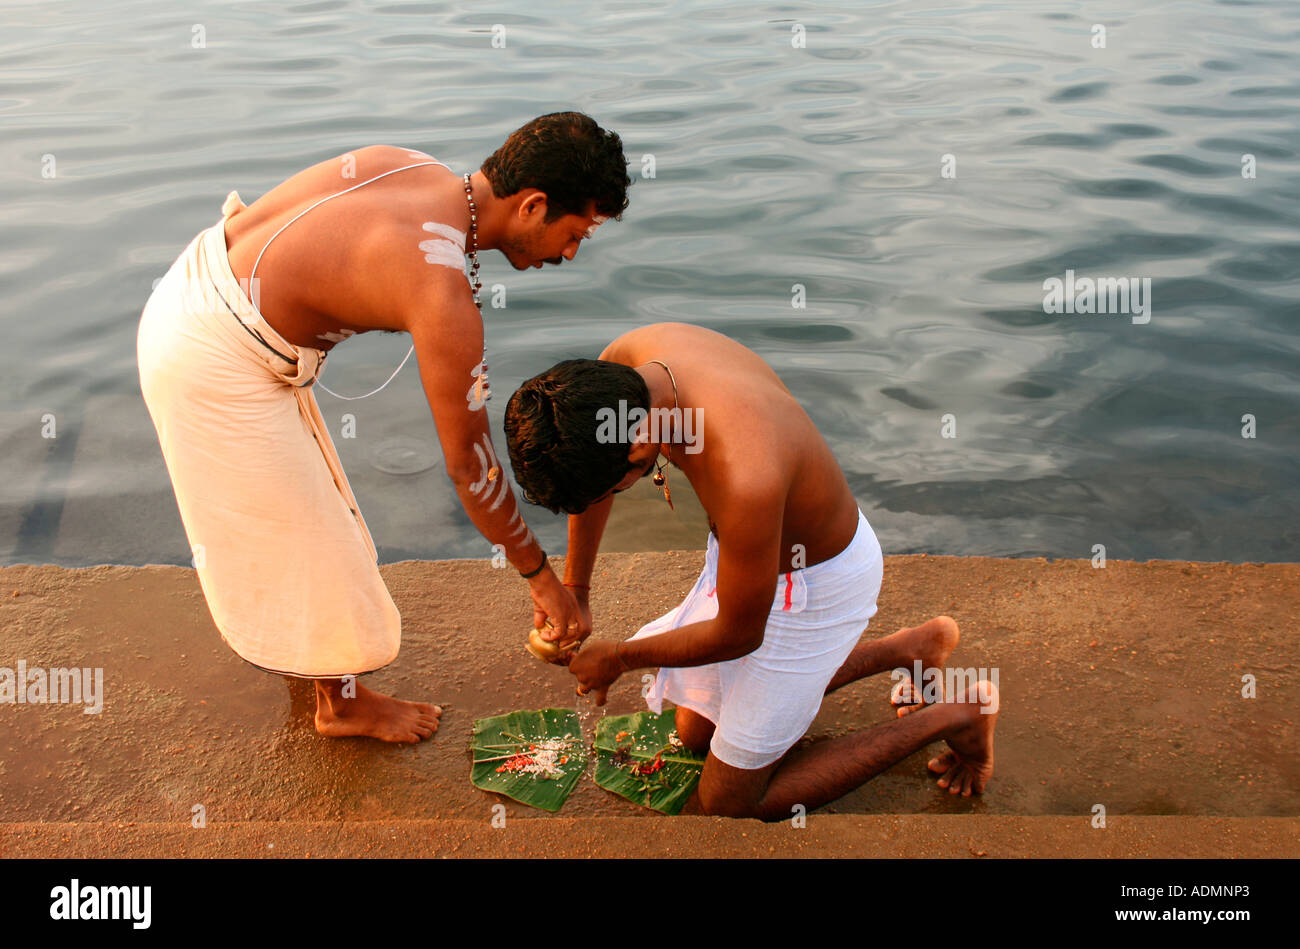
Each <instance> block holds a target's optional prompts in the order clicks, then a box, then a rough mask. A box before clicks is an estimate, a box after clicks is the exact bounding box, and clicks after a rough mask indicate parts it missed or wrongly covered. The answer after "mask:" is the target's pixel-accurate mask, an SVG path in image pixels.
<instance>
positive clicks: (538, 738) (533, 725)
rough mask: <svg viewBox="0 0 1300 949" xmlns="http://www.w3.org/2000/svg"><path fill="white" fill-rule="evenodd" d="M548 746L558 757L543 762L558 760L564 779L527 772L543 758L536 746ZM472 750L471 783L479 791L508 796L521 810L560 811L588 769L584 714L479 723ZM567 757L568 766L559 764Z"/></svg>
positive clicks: (548, 713) (521, 715)
mask: <svg viewBox="0 0 1300 949" xmlns="http://www.w3.org/2000/svg"><path fill="white" fill-rule="evenodd" d="M542 742H554V743H555V745H556V746H557V750H556V754H555V755H554V756H547V755H543V756H542V759H541V760H542V761H543V762H544V761H545V760H546V759H547V758H550V757H553V758H554V759H555V760H554V762H553V764H554V766H555V767H556V768H557V769H558V770H559V772H560V773H559V774H555V775H551V774H546V773H530V772H529V771H527V770H523V768H525V767H532V768H536V767H537V765H538V757H537V755H536V754H535V752H533V751H532V748H531V746H534V745H538V744H541V743H542ZM470 748H471V751H472V752H473V757H474V763H473V765H472V766H471V770H470V781H471V782H473V784H474V786H475V787H476V788H481V789H482V790H484V791H493V792H495V793H497V794H504V795H505V796H506V797H508V798H512V799H513V800H516V801H518V802H519V803H520V804H527V805H528V806H529V807H538V808H541V809H542V810H544V811H558V810H559V809H560V808H561V807H562V806H563V805H564V802H565V801H566V800H568V797H569V795H570V794H572V793H573V789H574V788H575V787H577V784H578V779H579V778H581V777H582V772H583V771H585V770H586V768H587V747H586V743H585V742H584V741H583V738H582V723H581V722H580V721H579V720H578V713H577V712H576V711H574V710H573V709H568V708H543V709H538V710H537V711H535V712H527V711H518V712H508V713H507V714H505V715H497V716H496V717H495V718H480V719H478V720H477V721H475V722H474V737H473V739H472V741H471V745H470ZM564 757H567V758H568V761H565V762H563V763H560V761H559V760H558V759H560V758H564Z"/></svg>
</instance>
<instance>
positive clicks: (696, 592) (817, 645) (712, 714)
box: [632, 511, 884, 770]
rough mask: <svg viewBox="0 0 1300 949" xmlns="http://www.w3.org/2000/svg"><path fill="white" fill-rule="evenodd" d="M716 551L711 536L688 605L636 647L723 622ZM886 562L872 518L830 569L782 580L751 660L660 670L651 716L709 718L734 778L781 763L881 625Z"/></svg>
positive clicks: (716, 746) (650, 699) (717, 749)
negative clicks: (865, 638) (870, 625)
mask: <svg viewBox="0 0 1300 949" xmlns="http://www.w3.org/2000/svg"><path fill="white" fill-rule="evenodd" d="M717 574H718V541H717V538H715V537H714V536H713V535H712V534H710V535H709V548H708V552H707V554H706V555H705V561H704V570H703V572H701V573H700V576H699V579H698V580H696V581H695V586H694V587H692V589H691V592H690V593H688V594H687V595H686V599H685V600H684V601H682V604H681V605H680V606H678V607H677V608H676V609H674V610H672V611H671V612H669V613H666V614H664V615H663V616H661V617H659V618H658V619H657V620H655V621H654V622H653V623H649V624H647V625H646V626H643V627H642V628H641V629H640V630H639V631H638V632H637V633H636V635H635V636H633V637H632V639H641V638H643V637H646V636H656V635H658V634H660V633H664V632H667V631H668V630H670V629H677V628H678V627H680V626H686V625H688V624H690V623H698V622H702V621H704V620H709V619H712V618H713V617H715V616H717V615H718V600H717V596H716V593H717ZM883 574H884V558H883V557H882V556H881V552H880V544H879V542H878V541H877V540H876V535H875V532H874V531H872V529H871V525H870V524H868V523H867V518H866V516H865V515H864V514H863V513H862V512H861V511H859V512H858V529H857V533H855V534H854V536H853V540H852V541H851V542H850V544H849V546H848V547H846V548H844V550H842V551H841V552H840V553H839V554H837V555H836V556H834V557H832V558H831V559H830V560H826V561H823V562H822V563H819V564H816V565H814V566H811V567H807V568H805V569H803V570H795V571H792V572H791V573H785V574H782V575H781V576H780V578H779V579H778V580H777V585H776V597H775V599H774V600H773V602H772V611H771V613H770V614H769V615H768V619H767V628H766V629H765V631H764V633H763V644H762V645H761V646H759V647H758V649H756V650H754V651H753V652H751V653H750V654H749V655H747V656H741V657H740V658H739V659H731V660H729V661H727V662H718V663H713V664H711V665H707V666H690V667H684V668H667V667H665V668H662V669H660V670H659V674H658V675H657V676H656V677H655V681H654V685H652V686H651V687H650V689H649V691H648V692H647V693H646V704H647V705H649V707H650V709H651V711H654V712H660V711H662V710H663V703H664V701H665V700H667V701H669V702H672V703H673V704H674V705H678V706H681V707H683V708H688V709H690V710H691V711H693V712H697V713H698V714H700V715H703V716H704V717H705V718H707V719H708V720H709V721H711V722H713V723H714V724H715V725H716V726H717V728H716V729H715V730H714V733H713V741H712V743H711V744H710V751H712V752H713V754H714V756H715V757H717V759H718V760H719V761H721V762H723V763H724V764H729V765H731V766H732V767H733V768H744V769H746V770H754V769H757V768H763V767H766V766H767V765H769V764H771V763H772V762H774V761H776V760H777V759H779V758H780V757H781V756H782V755H784V754H785V753H786V752H787V751H789V750H790V748H791V747H792V746H793V745H794V743H795V742H797V741H798V740H799V739H800V738H802V737H803V735H804V733H805V732H807V731H808V726H809V725H811V724H812V723H813V719H815V718H816V717H817V711H818V710H819V709H820V708H821V704H822V697H823V696H824V695H825V692H826V686H828V685H829V684H830V681H831V679H832V678H834V676H835V673H836V672H837V671H838V670H839V668H840V666H842V665H843V664H844V661H845V660H846V659H848V657H849V653H850V652H852V651H853V647H854V646H855V645H857V643H858V640H859V639H860V638H861V636H862V632H863V630H865V629H866V628H867V621H868V620H870V619H871V617H873V616H875V615H876V598H877V597H878V596H879V595H880V583H881V579H882V578H883Z"/></svg>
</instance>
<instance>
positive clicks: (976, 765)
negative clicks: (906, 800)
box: [928, 681, 1001, 797]
mask: <svg viewBox="0 0 1300 949" xmlns="http://www.w3.org/2000/svg"><path fill="white" fill-rule="evenodd" d="M962 704H963V705H964V706H965V707H966V709H968V711H967V714H966V716H965V718H966V721H965V722H964V723H963V724H961V725H959V726H958V727H957V728H956V729H955V730H954V731H953V732H952V733H951V734H948V735H945V736H944V740H945V741H946V742H947V743H948V748H949V750H948V751H945V752H944V753H943V754H941V755H939V756H938V757H936V758H932V759H930V763H929V765H928V767H929V769H930V770H931V771H932V772H934V773H935V774H937V775H940V778H939V782H938V783H939V787H941V788H947V789H948V793H949V794H961V796H962V797H970V796H971V793H972V792H973V793H975V794H979V793H981V792H982V791H983V790H984V787H985V785H987V784H988V783H989V778H991V777H992V776H993V729H994V727H995V726H996V725H997V718H998V711H997V709H998V708H999V707H1000V704H1001V698H1000V696H999V695H998V689H997V686H995V685H994V684H993V683H992V682H988V681H982V682H976V683H975V684H974V685H972V686H971V687H970V691H969V692H967V693H966V702H965V703H962ZM983 709H992V710H993V711H988V712H986V711H983Z"/></svg>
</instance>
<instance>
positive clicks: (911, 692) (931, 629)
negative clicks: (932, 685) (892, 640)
mask: <svg viewBox="0 0 1300 949" xmlns="http://www.w3.org/2000/svg"><path fill="white" fill-rule="evenodd" d="M894 635H895V636H898V637H900V639H901V640H902V642H901V643H900V647H901V648H902V649H903V650H904V652H905V654H906V655H907V656H908V657H909V661H908V665H907V666H906V668H907V670H908V672H909V674H908V676H907V677H906V678H904V679H902V680H901V681H899V682H898V684H897V685H895V686H894V688H893V690H892V691H891V692H890V693H889V704H890V705H892V706H894V707H895V708H896V709H898V717H899V718H902V717H903V716H904V715H906V714H908V713H909V712H914V711H916V710H917V709H919V708H923V707H924V706H925V702H924V700H923V699H922V697H921V689H922V687H923V686H918V685H917V684H916V683H915V682H913V681H912V676H911V674H910V673H911V670H912V669H913V666H912V663H913V662H915V660H917V659H919V660H921V668H922V669H942V668H943V664H944V663H945V662H947V661H948V657H949V656H950V655H951V654H952V651H953V650H954V649H956V648H957V641H958V640H959V639H961V631H960V630H959V629H958V628H957V621H956V620H955V619H953V618H952V617H951V616H936V617H935V618H934V619H932V620H928V621H927V622H924V623H922V624H921V625H920V626H913V627H912V628H910V629H900V630H899V631H898V632H897V633H895V634H894ZM938 685H939V690H940V695H941V696H942V694H943V682H942V680H940V681H939V682H938Z"/></svg>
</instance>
